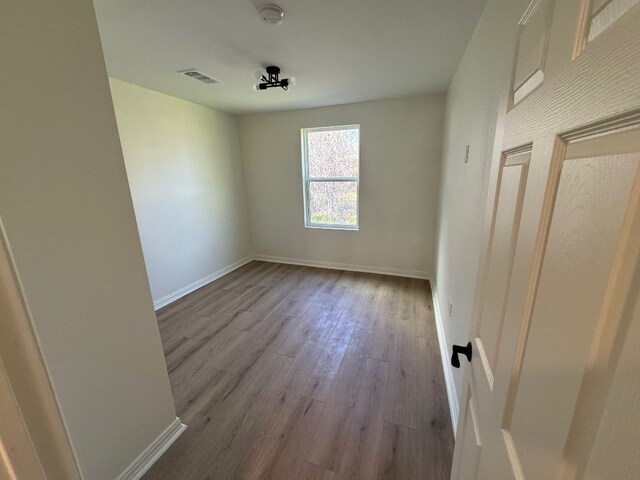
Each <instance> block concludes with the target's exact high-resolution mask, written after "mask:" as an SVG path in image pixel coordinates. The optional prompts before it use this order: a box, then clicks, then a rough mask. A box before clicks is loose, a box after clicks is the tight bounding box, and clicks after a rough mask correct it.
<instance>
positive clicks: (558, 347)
mask: <svg viewBox="0 0 640 480" xmlns="http://www.w3.org/2000/svg"><path fill="white" fill-rule="evenodd" d="M603 143H604V142H603ZM567 151H568V152H571V145H569V147H568V149H567ZM639 162H640V150H638V153H635V154H634V153H631V154H624V155H612V156H600V157H586V158H580V159H572V160H566V161H565V162H563V166H562V171H561V176H560V183H559V187H558V193H557V198H556V201H555V205H554V213H553V220H552V222H551V228H550V231H549V239H548V243H547V246H546V253H545V256H544V261H543V266H542V271H541V274H540V280H539V285H540V286H539V289H538V294H537V298H536V301H535V303H534V309H533V315H532V318H531V320H530V323H531V329H530V332H529V335H528V340H527V342H526V347H525V352H526V353H525V355H524V358H523V362H522V370H521V374H520V378H519V379H512V381H518V388H517V390H515V391H514V390H513V389H510V390H511V395H515V398H513V400H511V399H507V410H506V414H505V418H504V423H503V428H504V430H505V431H507V432H508V433H510V434H511V437H512V438H513V445H514V448H515V451H516V452H517V453H518V456H519V459H520V464H521V465H522V470H523V473H524V476H525V478H552V477H553V475H554V474H555V472H556V471H557V470H556V469H557V468H558V465H559V462H560V458H559V456H560V455H561V453H562V451H563V445H564V442H565V440H566V438H567V432H568V429H569V426H570V421H571V418H572V414H573V409H574V407H575V404H576V401H577V399H578V391H579V388H580V385H581V381H582V378H583V374H584V368H585V365H586V361H587V355H588V352H589V347H590V345H591V344H592V343H593V341H594V334H595V332H596V330H595V328H596V322H597V320H598V315H599V312H600V310H601V307H602V303H603V299H604V297H605V292H606V290H607V287H608V285H609V279H610V274H611V270H612V264H613V259H614V255H615V252H616V248H617V245H618V244H619V242H620V235H621V232H622V229H623V223H624V217H625V213H626V211H627V209H628V206H629V199H630V197H631V189H632V186H633V184H634V178H635V177H636V173H637V170H638V163H639ZM551 392H553V394H550V393H551ZM510 400H511V401H510ZM510 405H513V406H512V407H511V406H510Z"/></svg>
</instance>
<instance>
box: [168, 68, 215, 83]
mask: <svg viewBox="0 0 640 480" xmlns="http://www.w3.org/2000/svg"><path fill="white" fill-rule="evenodd" d="M178 73H181V74H182V75H186V76H187V77H189V78H193V79H194V80H198V81H199V82H202V83H208V84H209V85H211V84H214V83H220V80H217V79H215V78H213V77H210V76H209V75H205V74H204V73H202V72H199V71H198V70H196V69H194V68H188V69H186V70H178Z"/></svg>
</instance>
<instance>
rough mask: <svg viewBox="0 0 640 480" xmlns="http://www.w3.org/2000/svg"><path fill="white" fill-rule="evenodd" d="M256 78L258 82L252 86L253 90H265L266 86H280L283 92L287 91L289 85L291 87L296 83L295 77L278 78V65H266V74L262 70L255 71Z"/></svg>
mask: <svg viewBox="0 0 640 480" xmlns="http://www.w3.org/2000/svg"><path fill="white" fill-rule="evenodd" d="M256 78H257V79H258V81H259V82H260V83H258V84H257V85H254V86H253V89H254V90H255V91H260V90H267V89H268V88H275V87H280V88H282V89H283V90H284V91H285V92H288V91H289V87H293V86H294V85H295V84H296V79H295V77H291V78H283V79H280V67H276V66H273V65H272V66H269V67H267V74H266V75H265V74H264V73H262V72H256Z"/></svg>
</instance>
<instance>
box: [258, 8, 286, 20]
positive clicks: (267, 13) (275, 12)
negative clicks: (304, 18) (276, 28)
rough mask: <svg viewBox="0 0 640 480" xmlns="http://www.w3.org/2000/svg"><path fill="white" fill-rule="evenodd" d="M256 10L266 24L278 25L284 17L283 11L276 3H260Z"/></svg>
mask: <svg viewBox="0 0 640 480" xmlns="http://www.w3.org/2000/svg"><path fill="white" fill-rule="evenodd" d="M258 12H259V13H260V20H262V23H266V24H267V25H280V24H281V23H282V19H283V18H284V11H283V10H282V9H281V8H280V7H279V6H278V5H273V4H269V5H262V6H261V7H260V8H259V9H258Z"/></svg>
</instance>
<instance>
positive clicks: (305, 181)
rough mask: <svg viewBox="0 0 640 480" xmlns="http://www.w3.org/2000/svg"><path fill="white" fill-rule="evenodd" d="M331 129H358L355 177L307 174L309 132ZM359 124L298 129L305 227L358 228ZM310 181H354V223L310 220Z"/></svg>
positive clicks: (327, 228) (329, 228) (325, 228)
mask: <svg viewBox="0 0 640 480" xmlns="http://www.w3.org/2000/svg"><path fill="white" fill-rule="evenodd" d="M333 130H358V176H357V177H310V176H309V152H308V146H307V139H308V134H309V132H330V131H333ZM360 133H361V132H360V124H353V125H337V126H333V127H313V128H302V129H301V130H300V138H301V140H300V143H301V145H302V188H303V197H304V226H305V228H318V229H323V230H356V231H357V230H359V229H360V159H361V155H360V153H361V152H360V150H361V149H360V143H361V137H360ZM311 182H355V184H356V224H355V225H340V224H328V223H312V222H311V212H310V208H311V202H310V201H309V191H310V188H309V186H310V184H311Z"/></svg>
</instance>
